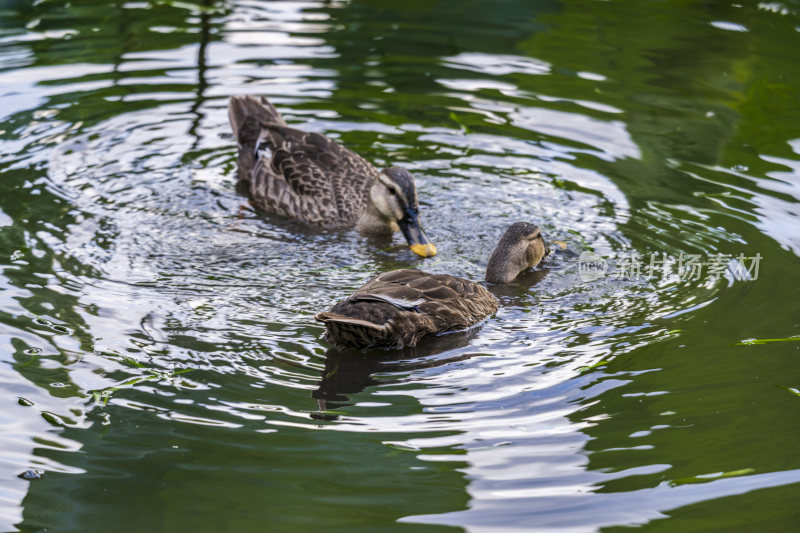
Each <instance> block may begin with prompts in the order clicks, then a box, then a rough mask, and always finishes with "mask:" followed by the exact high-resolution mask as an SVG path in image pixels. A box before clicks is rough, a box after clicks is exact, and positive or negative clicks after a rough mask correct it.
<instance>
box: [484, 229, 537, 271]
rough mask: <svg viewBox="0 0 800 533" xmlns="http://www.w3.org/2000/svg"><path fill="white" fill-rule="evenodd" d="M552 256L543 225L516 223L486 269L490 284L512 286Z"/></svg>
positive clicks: (499, 244)
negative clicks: (519, 277)
mask: <svg viewBox="0 0 800 533" xmlns="http://www.w3.org/2000/svg"><path fill="white" fill-rule="evenodd" d="M549 253H550V251H549V250H548V248H547V245H546V244H545V242H544V237H543V236H542V231H541V230H540V229H539V226H537V225H535V224H529V223H527V222H515V223H514V224H512V225H511V227H509V228H508V229H507V230H506V232H505V233H504V234H503V236H502V237H500V242H498V243H497V246H496V247H495V249H494V252H492V257H491V258H490V259H489V264H488V265H487V266H486V281H488V282H489V283H509V282H511V281H513V280H514V279H515V278H516V277H517V276H518V275H519V274H520V272H522V271H524V270H527V269H529V268H533V267H535V266H536V265H538V264H539V263H540V262H541V261H542V259H544V258H545V257H547V255H548V254H549Z"/></svg>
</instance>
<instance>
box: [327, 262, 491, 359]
mask: <svg viewBox="0 0 800 533" xmlns="http://www.w3.org/2000/svg"><path fill="white" fill-rule="evenodd" d="M497 305H498V304H497V299H496V298H495V297H494V296H493V295H492V293H490V292H489V291H488V290H486V289H485V288H484V287H482V286H480V285H478V284H477V283H474V282H472V281H469V280H466V279H462V278H457V277H455V276H448V275H446V274H429V273H427V272H422V271H420V270H394V271H391V272H386V273H383V274H381V275H379V276H377V277H375V278H373V279H372V280H371V281H369V282H368V283H366V284H365V285H364V286H362V287H361V288H360V289H358V290H357V291H356V292H355V293H354V294H353V295H352V296H350V297H349V298H347V299H346V300H342V301H341V302H339V303H337V304H336V305H334V306H333V308H332V309H331V310H330V311H328V312H326V313H320V314H318V315H317V316H316V317H315V318H316V319H317V320H319V321H320V322H324V323H325V326H326V328H327V334H326V339H327V340H328V341H329V342H331V343H332V344H334V345H336V346H338V347H341V348H346V347H351V348H369V347H383V348H402V347H404V346H415V345H416V344H417V342H418V341H419V339H421V338H422V337H424V336H425V335H429V334H432V333H440V332H444V331H448V330H455V329H462V328H466V327H469V326H471V325H473V324H476V323H477V322H480V321H481V320H483V319H484V318H486V317H487V316H489V315H491V314H492V313H494V312H495V311H496V310H497Z"/></svg>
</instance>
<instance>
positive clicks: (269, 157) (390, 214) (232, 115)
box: [228, 96, 436, 257]
mask: <svg viewBox="0 0 800 533" xmlns="http://www.w3.org/2000/svg"><path fill="white" fill-rule="evenodd" d="M228 117H229V119H230V122H231V127H232V128H233V134H234V136H235V137H236V142H237V143H238V145H239V169H238V179H239V181H240V182H241V183H242V184H244V185H245V187H246V188H247V190H248V192H249V196H250V201H251V203H252V204H253V205H254V206H255V207H256V208H258V209H261V210H263V211H266V212H268V213H274V214H276V215H280V216H283V217H286V218H291V219H294V220H299V221H301V222H305V223H307V224H312V225H317V226H324V227H333V228H348V227H355V228H356V229H358V230H359V231H360V232H362V233H365V234H373V235H380V234H389V235H391V234H392V233H394V232H396V231H398V230H400V231H402V232H403V235H404V236H405V238H406V240H407V241H408V244H409V246H410V247H411V250H412V251H413V252H414V253H416V254H417V255H419V256H422V257H430V256H433V255H436V246H434V245H433V243H432V242H431V241H430V239H428V236H427V235H425V232H424V231H423V229H422V226H421V225H420V221H419V202H418V201H417V186H416V184H415V182H414V177H413V176H412V175H411V174H410V173H409V172H408V171H406V170H404V169H402V168H398V167H390V168H387V169H385V170H383V172H379V171H378V169H376V168H375V167H374V166H373V165H372V164H370V163H369V162H367V161H366V160H365V159H364V158H363V157H361V156H360V155H358V154H356V153H355V152H353V151H351V150H348V149H347V148H345V147H343V146H341V145H339V144H338V143H336V142H334V141H332V140H331V139H328V138H327V137H325V136H324V135H320V134H319V133H313V132H305V131H302V130H299V129H295V128H292V127H289V126H288V125H287V124H286V122H285V121H284V120H283V117H282V116H281V115H280V113H279V112H278V110H277V109H275V106H273V105H272V104H271V103H270V102H269V101H268V100H267V99H266V98H264V97H263V96H262V97H261V98H260V99H257V98H254V97H252V96H233V97H231V99H230V102H229V104H228Z"/></svg>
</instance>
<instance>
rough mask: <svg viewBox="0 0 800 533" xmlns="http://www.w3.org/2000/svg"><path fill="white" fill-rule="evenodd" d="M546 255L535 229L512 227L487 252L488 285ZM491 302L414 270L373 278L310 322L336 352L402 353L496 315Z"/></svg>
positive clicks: (449, 279)
mask: <svg viewBox="0 0 800 533" xmlns="http://www.w3.org/2000/svg"><path fill="white" fill-rule="evenodd" d="M548 254H549V249H548V247H547V246H546V245H545V242H544V237H543V236H542V232H541V230H540V229H539V227H538V226H536V225H534V224H529V223H527V222H516V223H514V224H512V225H511V227H509V228H508V229H507V230H506V232H505V233H504V234H503V236H502V237H501V238H500V242H499V243H498V244H497V247H495V249H494V252H492V255H491V258H490V259H489V263H488V265H487V268H486V281H487V282H489V283H509V282H511V281H513V280H514V279H515V278H516V277H517V276H518V275H519V274H520V273H521V272H522V271H524V270H526V269H528V268H532V267H534V266H536V265H538V264H539V263H540V262H541V261H542V260H543V259H544V258H545V257H546V256H547V255H548ZM497 307H498V303H497V298H495V297H494V295H493V294H492V293H491V292H489V291H488V290H487V289H486V288H485V287H483V286H481V285H479V284H477V283H475V282H472V281H469V280H466V279H463V278H458V277H455V276H449V275H446V274H429V273H427V272H422V271H420V270H394V271H391V272H385V273H383V274H380V275H378V276H377V277H375V278H373V279H372V280H370V281H368V282H367V283H366V284H365V285H363V286H362V287H361V288H359V289H358V290H357V291H356V292H355V293H354V294H353V295H352V296H350V297H349V298H347V299H345V300H342V301H340V302H339V303H337V304H336V305H334V306H333V307H332V308H331V310H330V311H327V312H324V313H319V314H318V315H316V316H315V317H314V318H315V319H316V320H318V321H319V322H323V323H324V324H325V328H326V330H327V331H326V334H325V338H326V340H327V341H328V342H330V343H331V344H333V345H334V346H336V347H337V348H341V349H343V348H357V349H363V348H371V347H379V348H395V349H399V348H403V347H406V346H415V345H416V344H417V342H418V341H419V340H420V339H421V338H422V337H424V336H425V335H429V334H432V333H442V332H445V331H450V330H456V329H462V328H467V327H469V326H472V325H473V324H476V323H478V322H480V321H481V320H483V319H484V318H486V317H487V316H489V315H491V314H493V313H494V312H495V311H497Z"/></svg>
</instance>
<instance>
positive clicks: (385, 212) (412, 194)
mask: <svg viewBox="0 0 800 533" xmlns="http://www.w3.org/2000/svg"><path fill="white" fill-rule="evenodd" d="M370 200H371V201H372V203H373V205H374V206H375V208H376V209H377V211H378V213H380V215H381V216H382V217H383V218H385V219H386V220H387V221H388V222H390V223H395V224H397V226H398V227H399V228H400V231H402V232H403V235H404V236H405V238H406V240H407V241H408V245H409V247H410V248H411V251H412V252H414V253H415V254H417V255H419V256H421V257H431V256H434V255H436V246H434V244H433V243H432V242H431V240H430V239H428V236H427V235H425V231H424V230H423V229H422V226H421V225H420V222H419V202H418V201H417V185H416V183H415V182H414V176H412V175H411V173H410V172H408V171H407V170H405V169H402V168H398V167H389V168H387V169H385V170H384V171H383V172H381V173H380V174H379V175H378V179H377V180H375V184H374V185H373V186H372V189H371V190H370Z"/></svg>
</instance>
